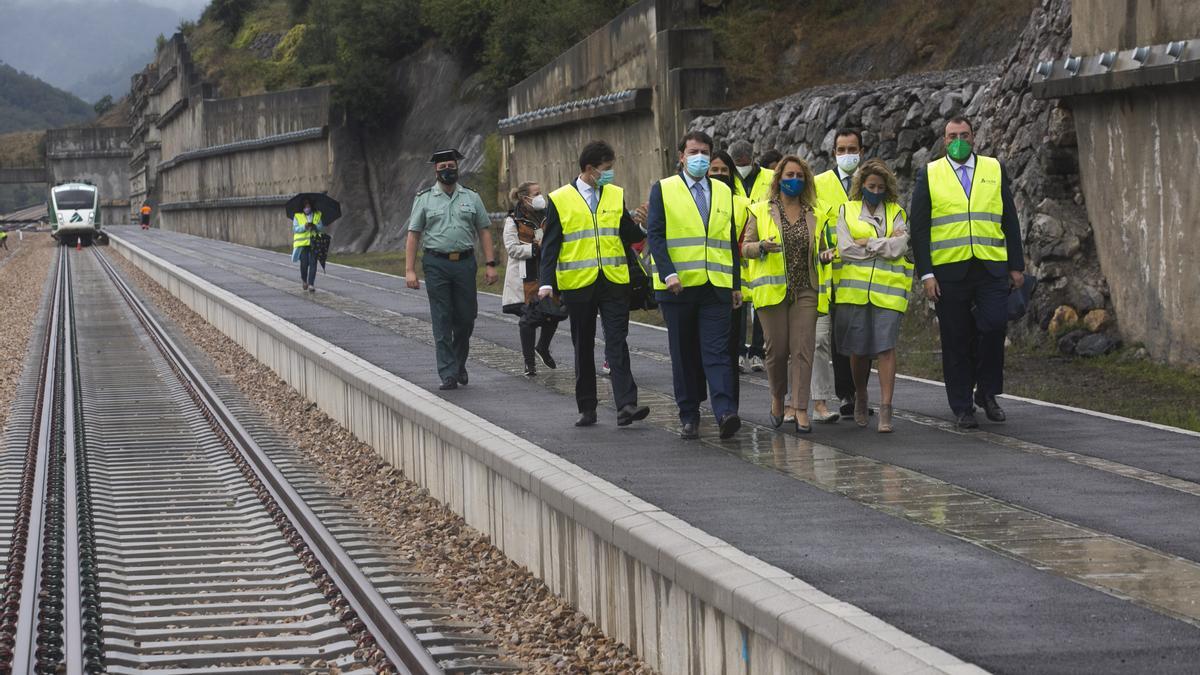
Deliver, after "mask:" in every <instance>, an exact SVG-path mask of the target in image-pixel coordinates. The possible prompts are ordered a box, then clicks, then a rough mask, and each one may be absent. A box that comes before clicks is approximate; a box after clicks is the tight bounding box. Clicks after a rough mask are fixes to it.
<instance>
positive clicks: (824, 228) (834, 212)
mask: <svg viewBox="0 0 1200 675" xmlns="http://www.w3.org/2000/svg"><path fill="white" fill-rule="evenodd" d="M813 187H814V188H815V189H816V191H817V202H819V203H820V204H821V206H820V207H818V208H823V209H825V210H824V211H820V210H818V211H817V248H819V249H827V248H831V249H833V260H831V261H829V262H828V263H821V266H820V271H821V289H820V290H821V293H820V295H819V296H818V297H817V311H819V312H821V313H822V314H827V313H828V312H829V305H830V303H831V302H832V295H833V290H834V289H835V288H837V282H838V280H839V279H841V278H842V258H841V256H840V255H838V253H837V224H838V221H837V217H838V211H839V207H841V205H842V204H845V203H846V202H847V201H849V200H850V197H849V196H848V195H847V194H846V188H844V187H842V179H841V178H840V177H839V175H838V172H837V169H830V170H828V171H826V172H824V173H820V174H817V176H816V177H815V178H813Z"/></svg>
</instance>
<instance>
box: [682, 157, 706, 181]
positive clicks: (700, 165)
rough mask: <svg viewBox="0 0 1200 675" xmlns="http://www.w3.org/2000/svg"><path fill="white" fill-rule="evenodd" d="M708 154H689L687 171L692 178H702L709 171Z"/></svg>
mask: <svg viewBox="0 0 1200 675" xmlns="http://www.w3.org/2000/svg"><path fill="white" fill-rule="evenodd" d="M708 165H709V159H708V155H688V157H687V172H688V173H689V174H691V176H692V178H696V179H700V178H703V177H704V175H705V174H707V173H708Z"/></svg>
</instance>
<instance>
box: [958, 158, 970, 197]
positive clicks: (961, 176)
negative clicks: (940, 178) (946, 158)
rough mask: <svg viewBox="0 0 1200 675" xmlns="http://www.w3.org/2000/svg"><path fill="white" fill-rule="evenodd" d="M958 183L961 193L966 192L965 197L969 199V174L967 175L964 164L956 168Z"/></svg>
mask: <svg viewBox="0 0 1200 675" xmlns="http://www.w3.org/2000/svg"><path fill="white" fill-rule="evenodd" d="M958 182H960V183H962V186H963V192H966V193H967V196H968V197H970V196H971V174H969V173H967V165H966V164H963V165H962V166H960V167H958Z"/></svg>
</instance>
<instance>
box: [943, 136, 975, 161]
mask: <svg viewBox="0 0 1200 675" xmlns="http://www.w3.org/2000/svg"><path fill="white" fill-rule="evenodd" d="M946 154H947V155H950V159H952V160H954V161H956V162H962V161H963V160H965V159H966V158H968V157H970V156H971V141H968V140H967V139H965V138H956V139H954V140H952V141H950V143H949V144H948V145H946Z"/></svg>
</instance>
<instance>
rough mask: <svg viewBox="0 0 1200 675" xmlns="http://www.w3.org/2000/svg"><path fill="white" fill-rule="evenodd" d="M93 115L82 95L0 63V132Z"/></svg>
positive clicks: (81, 119)
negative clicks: (57, 87) (79, 96)
mask: <svg viewBox="0 0 1200 675" xmlns="http://www.w3.org/2000/svg"><path fill="white" fill-rule="evenodd" d="M94 116H95V112H94V111H93V110H92V106H90V105H88V104H87V103H85V102H84V101H82V100H81V99H79V98H77V97H75V96H72V95H71V94H68V93H67V92H65V91H62V90H60V89H55V88H54V87H52V86H50V85H48V84H46V83H45V82H42V81H41V80H39V79H37V78H36V77H33V76H32V75H27V74H26V73H23V72H21V71H19V70H17V69H16V68H13V67H12V66H10V65H8V64H5V63H0V134H4V133H7V132H10V131H24V130H27V129H47V128H52V127H66V126H71V125H74V124H83V123H85V122H88V121H89V120H91V119H92V117H94ZM39 163H40V162H39Z"/></svg>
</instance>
